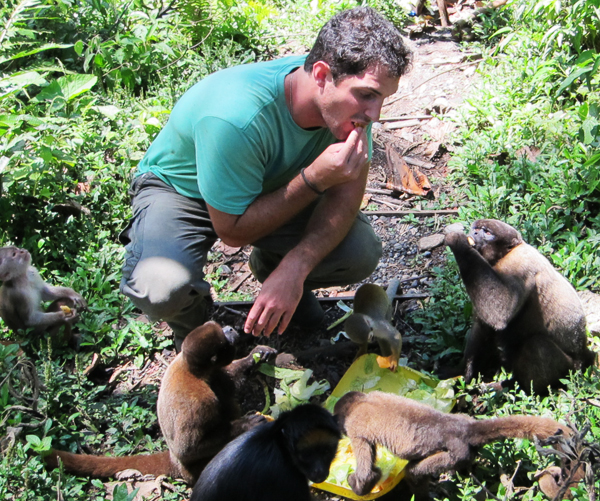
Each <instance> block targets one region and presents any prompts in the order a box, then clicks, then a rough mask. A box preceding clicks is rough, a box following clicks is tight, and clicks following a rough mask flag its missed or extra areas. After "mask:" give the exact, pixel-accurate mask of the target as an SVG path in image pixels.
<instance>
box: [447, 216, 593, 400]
mask: <svg viewBox="0 0 600 501" xmlns="http://www.w3.org/2000/svg"><path fill="white" fill-rule="evenodd" d="M445 243H446V245H448V246H449V247H450V249H451V250H452V253H453V254H454V257H455V258H456V262H457V263H458V268H459V270H460V275H461V277H462V280H463V282H464V284H465V287H466V289H467V293H468V294H469V297H470V298H471V302H472V303H473V310H474V317H475V320H474V324H473V328H472V329H471V332H470V334H469V336H468V337H467V343H466V347H465V352H464V358H463V365H464V376H465V379H466V380H467V381H470V380H471V379H472V378H473V377H475V376H476V375H477V374H483V375H484V376H485V377H491V376H493V375H494V374H495V373H496V372H497V371H498V370H499V369H500V367H505V368H506V369H507V370H509V371H512V372H513V376H514V378H515V379H516V380H517V381H518V383H519V385H520V386H521V388H523V389H524V390H525V391H530V389H531V388H532V387H533V391H534V393H538V394H546V393H547V392H548V386H552V387H554V386H558V385H559V384H560V379H562V378H564V377H565V376H567V375H568V373H569V371H570V370H584V369H586V368H587V367H589V366H590V365H592V364H593V363H594V360H595V354H594V353H593V352H592V351H590V350H589V348H588V347H587V341H588V340H587V334H586V320H585V314H584V311H583V307H582V305H581V301H580V300H579V297H578V296H577V293H576V292H575V289H574V288H573V286H572V285H571V284H570V283H569V282H568V281H567V280H566V279H565V278H564V277H563V276H562V275H561V274H560V273H559V272H558V271H556V270H555V269H554V267H553V266H552V265H551V264H550V262H549V261H548V260H547V259H546V258H545V257H544V256H542V254H540V252H539V251H538V250H537V249H535V248H534V247H532V246H530V245H527V244H526V243H525V242H524V241H523V238H522V237H521V234H520V233H519V232H518V231H517V230H516V229H514V228H513V227H512V226H509V225H508V224H506V223H503V222H502V221H497V220H495V219H479V220H477V221H475V222H474V223H473V225H472V227H471V232H470V233H469V235H468V236H467V235H465V234H463V233H458V232H456V233H449V234H448V235H446V239H445Z"/></svg>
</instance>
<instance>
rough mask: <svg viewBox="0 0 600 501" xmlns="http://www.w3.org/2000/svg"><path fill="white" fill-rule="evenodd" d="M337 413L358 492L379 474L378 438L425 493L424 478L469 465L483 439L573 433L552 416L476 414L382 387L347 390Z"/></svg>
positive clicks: (419, 491)
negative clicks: (441, 408) (438, 406)
mask: <svg viewBox="0 0 600 501" xmlns="http://www.w3.org/2000/svg"><path fill="white" fill-rule="evenodd" d="M334 415H335V416H336V417H337V419H338V423H339V425H340V428H341V430H342V432H343V433H345V434H346V435H348V437H350V441H351V442H352V449H353V451H354V455H355V457H356V471H355V472H354V473H353V474H351V475H350V476H349V477H348V483H349V484H350V486H351V487H352V490H353V491H354V492H355V493H356V494H358V495H360V496H363V495H365V494H367V493H368V492H370V491H371V489H373V487H374V486H375V484H376V483H377V482H378V481H379V479H380V478H381V472H380V471H379V469H378V468H376V467H375V466H374V462H375V446H376V445H377V444H381V445H383V446H384V447H386V448H387V449H389V450H390V452H391V453H392V454H394V455H396V456H398V457H399V458H401V459H405V460H407V461H409V463H408V465H407V466H406V470H405V471H406V478H407V480H408V482H409V485H410V487H411V489H412V490H413V492H415V493H417V494H422V493H423V491H424V489H423V481H425V480H429V478H430V477H436V476H439V475H440V474H441V473H443V472H446V471H450V470H457V469H462V468H464V467H466V466H468V465H469V464H471V463H472V462H473V460H474V459H475V454H476V451H477V447H479V446H481V445H484V444H487V443H490V442H493V441H496V440H501V439H504V438H529V439H531V438H532V437H534V436H535V437H538V438H540V439H545V438H548V437H550V436H552V435H555V434H556V433H564V434H571V430H570V429H569V428H567V427H566V426H564V425H562V424H560V423H557V422H556V421H553V420H552V419H548V418H541V417H537V416H507V417H501V418H494V419H482V420H478V419H475V418H473V417H470V416H468V415H466V414H445V413H443V412H440V411H438V410H436V409H434V408H432V407H429V406H428V405H425V404H422V403H420V402H417V401H415V400H411V399H409V398H405V397H401V396H398V395H392V394H389V393H383V392H380V391H373V392H371V393H368V394H364V393H361V392H358V391H351V392H349V393H346V394H345V395H344V396H343V397H342V398H340V399H339V400H338V402H337V403H336V404H335V408H334ZM426 485H427V484H426V483H425V487H426Z"/></svg>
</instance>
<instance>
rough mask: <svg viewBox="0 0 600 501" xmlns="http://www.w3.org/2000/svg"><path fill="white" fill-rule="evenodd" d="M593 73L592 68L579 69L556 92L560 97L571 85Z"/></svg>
mask: <svg viewBox="0 0 600 501" xmlns="http://www.w3.org/2000/svg"><path fill="white" fill-rule="evenodd" d="M591 71H592V67H591V66H586V67H585V68H579V69H578V70H575V71H574V72H573V73H571V74H570V75H569V76H568V77H567V78H565V79H564V80H563V81H562V83H561V84H560V87H559V88H558V90H557V91H556V95H557V96H560V95H561V94H562V93H563V91H564V90H565V89H566V88H567V87H569V85H571V84H572V83H573V82H574V81H575V80H576V79H578V78H579V77H581V76H583V75H586V74H588V73H590V72H591Z"/></svg>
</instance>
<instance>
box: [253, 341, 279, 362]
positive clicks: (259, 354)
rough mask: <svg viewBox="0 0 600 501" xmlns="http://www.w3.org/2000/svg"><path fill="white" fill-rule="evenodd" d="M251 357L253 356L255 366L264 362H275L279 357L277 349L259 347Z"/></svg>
mask: <svg viewBox="0 0 600 501" xmlns="http://www.w3.org/2000/svg"><path fill="white" fill-rule="evenodd" d="M250 355H251V356H252V360H253V361H254V364H256V365H257V364H260V363H263V362H269V361H270V360H274V359H275V357H276V356H277V350H276V349H275V348H271V347H270V346H263V345H258V346H257V347H256V348H254V349H253V350H252V351H251V352H250Z"/></svg>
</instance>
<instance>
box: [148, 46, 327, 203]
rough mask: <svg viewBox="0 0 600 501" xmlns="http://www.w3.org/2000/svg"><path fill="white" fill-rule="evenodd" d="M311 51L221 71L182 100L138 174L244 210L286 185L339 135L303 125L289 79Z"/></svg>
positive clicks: (197, 196)
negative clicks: (292, 106)
mask: <svg viewBox="0 0 600 501" xmlns="http://www.w3.org/2000/svg"><path fill="white" fill-rule="evenodd" d="M305 59H306V56H291V57H285V58H282V59H276V60H274V61H268V62H262V63H253V64H245V65H240V66H235V67H232V68H227V69H225V70H221V71H218V72H216V73H213V74H211V75H209V76H208V77H206V78H205V79H203V80H201V81H200V82H198V83H197V84H196V85H194V86H193V87H192V88H191V89H189V90H188V91H187V92H186V93H185V94H184V95H183V96H182V97H181V99H179V101H178V102H177V104H176V105H175V107H174V108H173V111H172V113H171V116H170V117H169V121H168V122H167V124H166V125H165V127H164V129H163V130H162V131H161V132H160V134H159V135H158V136H157V137H156V139H155V140H154V142H153V143H152V144H151V145H150V148H149V149H148V152H147V153H146V155H145V156H144V158H143V159H142V161H141V162H140V164H139V167H138V174H142V173H144V172H148V171H150V172H152V173H153V174H155V175H156V176H158V177H159V178H161V179H162V180H163V181H165V182H166V183H167V184H169V185H170V186H172V187H173V188H175V189H176V190H177V192H179V193H181V194H182V195H185V196H187V197H191V198H201V199H204V200H205V201H206V203H208V204H209V205H211V206H212V207H214V208H216V209H218V210H220V211H222V212H225V213H228V214H236V215H238V214H243V212H244V211H245V210H246V208H247V207H248V206H249V205H250V204H251V203H252V202H253V201H254V200H255V199H256V198H257V197H258V196H259V195H261V194H263V193H269V192H271V191H274V190H276V189H277V188H279V187H281V186H283V185H285V184H286V183H288V182H289V181H290V180H291V179H292V178H293V177H294V176H296V175H297V174H298V172H299V171H300V169H301V168H302V167H307V166H308V165H310V164H311V163H312V162H313V161H314V160H315V159H316V158H317V157H318V156H319V155H320V154H321V153H322V152H323V151H324V150H325V148H327V146H329V145H330V144H333V143H335V142H336V138H335V137H334V136H333V134H331V132H330V131H329V129H326V128H319V129H314V130H305V129H302V128H301V127H299V126H298V125H297V124H296V123H295V122H294V120H293V119H292V116H291V115H290V112H289V110H288V107H287V105H286V101H285V92H284V79H285V76H286V75H287V74H288V73H290V72H291V71H292V70H294V69H295V68H298V67H301V66H303V65H304V60H305Z"/></svg>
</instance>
